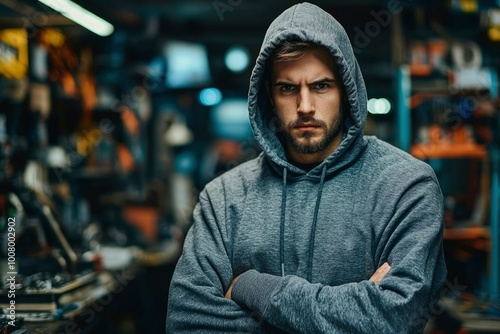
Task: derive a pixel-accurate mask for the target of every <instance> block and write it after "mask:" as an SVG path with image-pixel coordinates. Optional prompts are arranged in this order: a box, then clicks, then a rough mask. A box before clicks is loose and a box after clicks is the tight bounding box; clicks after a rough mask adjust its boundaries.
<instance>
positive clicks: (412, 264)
mask: <svg viewBox="0 0 500 334" xmlns="http://www.w3.org/2000/svg"><path fill="white" fill-rule="evenodd" d="M249 113H250V121H251V124H252V128H253V131H254V135H255V138H256V139H257V141H258V142H259V144H260V146H261V148H262V150H263V154H261V155H260V156H259V157H258V158H256V159H254V160H252V161H249V162H247V163H244V164H242V165H240V166H238V167H236V168H234V169H232V170H231V171H229V172H227V173H225V174H223V175H222V176H221V177H219V178H217V179H215V180H213V181H212V182H211V183H209V184H208V185H207V186H206V188H205V189H204V190H203V191H202V193H201V194H200V199H199V203H198V205H197V206H196V209H195V211H194V224H193V226H192V228H191V230H190V231H189V233H188V235H187V238H186V241H185V245H184V250H183V254H182V256H181V258H180V260H179V263H178V265H177V267H176V270H175V273H174V276H173V279H172V282H171V287H170V296H169V305H168V315H167V331H168V332H169V333H196V332H199V333H234V332H245V333H260V332H269V333H276V332H288V333H398V334H399V333H418V332H422V330H423V327H424V326H425V323H426V320H428V319H427V317H429V313H428V312H427V309H428V307H429V306H430V305H432V303H435V302H436V301H437V300H436V298H437V297H436V296H437V294H438V293H439V291H440V289H441V287H442V284H443V282H444V279H445V274H446V269H445V265H444V260H443V253H442V213H443V208H442V206H443V203H442V195H441V192H440V188H439V185H438V183H437V180H436V177H435V175H434V173H433V171H432V169H431V168H430V167H429V166H428V165H426V164H424V163H423V162H420V161H418V160H416V159H414V158H412V157H411V156H410V155H408V154H406V153H404V152H402V151H400V150H398V149H396V148H394V147H392V146H390V145H389V144H387V143H384V142H381V141H380V140H378V139H376V138H374V137H365V136H363V128H364V123H365V118H366V114H367V98H366V91H365V85H364V82H363V78H362V75H361V72H360V69H359V66H358V64H357V61H356V59H355V58H354V55H353V51H352V48H351V45H350V43H349V40H348V37H347V34H346V33H345V31H344V29H343V28H342V27H341V25H340V24H339V23H338V22H337V21H336V20H335V19H334V18H333V17H331V16H330V15H329V14H327V13H326V12H324V11H323V10H321V9H320V8H318V7H316V6H314V5H311V4H308V3H303V4H298V5H295V6H293V7H292V8H289V9H288V10H286V11H285V12H283V13H282V14H281V15H280V16H279V17H278V18H277V19H276V20H275V21H274V22H273V23H272V24H271V26H270V27H269V30H268V31H267V34H266V36H265V39H264V43H263V45H262V48H261V51H260V54H259V56H258V58H257V63H256V66H255V68H254V71H253V74H252V77H251V79H250V90H249ZM377 268H378V270H377Z"/></svg>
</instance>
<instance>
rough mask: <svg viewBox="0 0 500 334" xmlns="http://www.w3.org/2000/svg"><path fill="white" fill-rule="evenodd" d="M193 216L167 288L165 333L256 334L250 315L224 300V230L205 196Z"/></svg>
mask: <svg viewBox="0 0 500 334" xmlns="http://www.w3.org/2000/svg"><path fill="white" fill-rule="evenodd" d="M193 214H194V217H193V218H194V223H193V225H192V227H191V229H190V230H189V232H188V234H187V236H186V240H185V243H184V248H183V252H182V256H181V258H180V259H179V262H178V264H177V266H176V269H175V272H174V275H173V278H172V281H171V285H170V291H169V301H168V312H167V333H228V332H231V333H240V332H242V333H259V332H260V329H259V328H260V327H259V324H258V322H257V321H255V320H254V319H252V314H251V313H250V312H248V311H245V310H243V309H242V308H241V307H240V306H238V305H237V304H236V303H234V302H233V301H231V300H228V299H225V298H224V293H225V291H226V290H227V288H228V286H229V284H230V283H231V281H232V279H233V271H232V267H231V263H230V259H229V257H228V253H227V252H226V243H225V231H224V228H223V227H221V226H220V225H219V223H218V220H217V219H216V215H215V214H214V210H213V208H212V205H211V203H210V201H209V199H208V196H207V194H206V192H202V194H201V195H200V200H199V203H198V204H197V206H196V207H195V210H194V213H193Z"/></svg>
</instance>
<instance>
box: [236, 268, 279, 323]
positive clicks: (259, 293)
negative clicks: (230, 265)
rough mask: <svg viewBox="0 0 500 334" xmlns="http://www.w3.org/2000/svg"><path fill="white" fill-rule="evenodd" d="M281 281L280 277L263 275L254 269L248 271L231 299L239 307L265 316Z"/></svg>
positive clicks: (238, 281)
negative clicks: (272, 295)
mask: <svg viewBox="0 0 500 334" xmlns="http://www.w3.org/2000/svg"><path fill="white" fill-rule="evenodd" d="M281 281H282V278H281V277H279V276H273V275H269V274H261V273H259V272H258V271H257V270H254V269H251V270H248V271H247V272H245V273H244V274H242V275H241V276H240V278H239V279H238V280H237V281H236V284H235V285H234V286H233V290H232V292H231V299H232V300H233V301H234V302H236V303H237V304H238V305H240V306H244V307H246V308H248V309H250V310H252V311H256V312H258V313H260V314H262V315H263V314H264V313H265V311H266V308H267V305H268V304H269V300H270V298H271V294H272V293H273V292H274V290H275V289H276V287H277V286H278V284H279V283H280V282H281Z"/></svg>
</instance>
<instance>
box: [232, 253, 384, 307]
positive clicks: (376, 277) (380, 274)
mask: <svg viewBox="0 0 500 334" xmlns="http://www.w3.org/2000/svg"><path fill="white" fill-rule="evenodd" d="M390 270H391V266H390V265H389V263H387V262H385V263H384V264H383V265H381V266H380V268H378V269H377V271H375V273H373V275H372V277H370V279H369V281H371V282H373V283H375V284H378V283H380V281H382V279H383V278H384V277H385V275H387V274H388V273H389V271H390ZM241 275H243V274H240V275H238V276H236V277H235V278H234V279H233V281H232V282H231V284H230V285H229V288H228V289H227V291H226V294H225V295H224V298H226V299H229V300H232V299H231V292H232V291H233V286H234V285H235V284H236V282H237V281H238V279H239V278H240V276H241Z"/></svg>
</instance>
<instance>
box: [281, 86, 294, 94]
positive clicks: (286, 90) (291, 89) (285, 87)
mask: <svg viewBox="0 0 500 334" xmlns="http://www.w3.org/2000/svg"><path fill="white" fill-rule="evenodd" d="M294 89H295V86H292V85H283V86H280V91H282V92H291V91H293V90H294Z"/></svg>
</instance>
